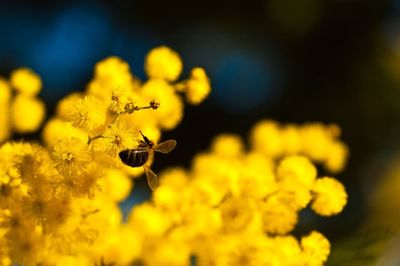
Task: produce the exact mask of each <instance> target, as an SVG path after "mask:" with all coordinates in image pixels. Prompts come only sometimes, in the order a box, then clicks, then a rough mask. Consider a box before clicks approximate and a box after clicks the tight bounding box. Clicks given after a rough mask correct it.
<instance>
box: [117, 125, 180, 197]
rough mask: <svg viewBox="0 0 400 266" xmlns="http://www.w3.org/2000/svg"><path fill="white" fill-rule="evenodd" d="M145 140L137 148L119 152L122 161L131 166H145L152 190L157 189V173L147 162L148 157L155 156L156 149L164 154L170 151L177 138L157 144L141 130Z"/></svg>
mask: <svg viewBox="0 0 400 266" xmlns="http://www.w3.org/2000/svg"><path fill="white" fill-rule="evenodd" d="M139 132H140V135H142V138H143V140H140V141H139V146H138V147H137V148H136V149H127V150H123V151H121V152H120V153H119V158H120V159H121V161H122V162H123V163H124V164H126V165H128V166H130V167H141V166H143V169H144V172H145V173H146V177H147V183H148V184H149V187H150V189H151V190H154V189H156V187H157V186H158V178H157V175H156V174H155V173H154V172H153V171H152V170H151V169H150V167H149V166H148V165H147V164H146V163H147V161H148V159H149V158H150V157H151V156H153V153H154V151H157V152H161V153H164V154H167V153H170V152H171V151H172V150H173V149H174V148H175V146H176V140H173V139H169V140H166V141H163V142H161V143H158V144H155V143H154V142H153V141H151V140H149V139H148V138H147V137H146V136H145V135H143V133H142V132H141V131H139Z"/></svg>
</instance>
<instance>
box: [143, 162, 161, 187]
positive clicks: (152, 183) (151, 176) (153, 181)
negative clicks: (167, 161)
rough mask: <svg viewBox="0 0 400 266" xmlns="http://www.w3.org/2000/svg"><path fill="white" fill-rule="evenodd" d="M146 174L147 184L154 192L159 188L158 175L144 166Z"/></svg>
mask: <svg viewBox="0 0 400 266" xmlns="http://www.w3.org/2000/svg"><path fill="white" fill-rule="evenodd" d="M143 169H144V172H145V173H146V177H147V183H148V184H149V187H150V189H151V190H152V191H154V190H155V189H156V188H157V186H158V178H157V175H156V174H155V173H154V172H153V170H151V169H150V167H149V166H147V165H143Z"/></svg>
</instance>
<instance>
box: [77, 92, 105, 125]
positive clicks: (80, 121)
mask: <svg viewBox="0 0 400 266" xmlns="http://www.w3.org/2000/svg"><path fill="white" fill-rule="evenodd" d="M105 110H106V108H105V106H104V104H103V102H102V101H100V100H98V99H97V98H95V97H93V96H85V97H84V98H83V99H78V100H76V101H75V103H74V104H71V106H70V109H69V120H70V121H71V122H72V125H73V126H75V127H78V128H82V129H85V130H87V131H92V130H94V129H96V128H98V127H100V126H102V125H103V124H104V123H105V120H106V111H105Z"/></svg>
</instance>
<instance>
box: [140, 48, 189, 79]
mask: <svg viewBox="0 0 400 266" xmlns="http://www.w3.org/2000/svg"><path fill="white" fill-rule="evenodd" d="M182 67H183V66H182V61H181V58H180V56H179V55H178V54H177V53H176V52H175V51H173V50H172V49H171V48H169V47H166V46H159V47H156V48H154V49H152V50H151V51H150V52H149V53H148V54H147V56H146V59H145V70H146V73H147V75H148V76H149V77H150V78H157V79H165V80H168V81H174V80H176V79H177V78H178V77H179V75H180V73H181V71H182Z"/></svg>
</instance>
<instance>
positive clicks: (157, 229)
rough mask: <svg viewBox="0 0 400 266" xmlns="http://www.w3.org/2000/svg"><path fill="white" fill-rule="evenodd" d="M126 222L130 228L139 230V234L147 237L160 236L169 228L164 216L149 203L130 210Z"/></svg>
mask: <svg viewBox="0 0 400 266" xmlns="http://www.w3.org/2000/svg"><path fill="white" fill-rule="evenodd" d="M128 222H129V224H130V226H132V227H133V228H140V232H141V233H142V234H143V235H145V236H149V237H152V236H161V235H162V234H164V233H165V231H166V230H167V229H168V228H169V226H170V223H169V221H168V219H167V217H166V215H165V214H164V213H162V212H161V211H160V210H158V209H157V208H155V207H154V206H152V205H150V204H149V203H145V204H141V205H139V206H137V207H135V208H134V209H132V212H131V213H130V215H129V221H128Z"/></svg>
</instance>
